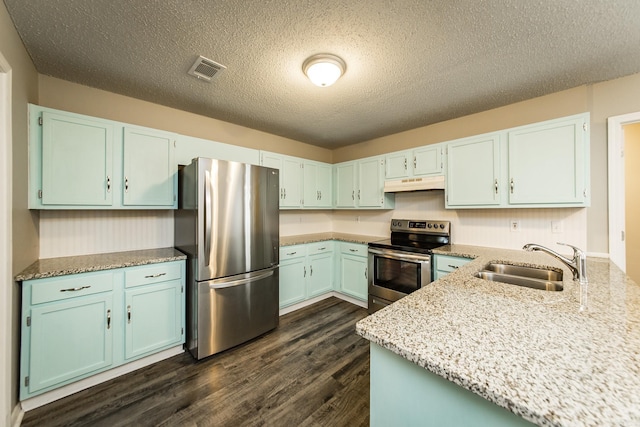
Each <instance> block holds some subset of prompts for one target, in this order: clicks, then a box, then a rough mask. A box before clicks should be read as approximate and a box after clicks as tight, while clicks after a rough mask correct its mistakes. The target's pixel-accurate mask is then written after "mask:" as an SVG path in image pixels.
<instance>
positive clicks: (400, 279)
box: [369, 248, 431, 302]
mask: <svg viewBox="0 0 640 427" xmlns="http://www.w3.org/2000/svg"><path fill="white" fill-rule="evenodd" d="M429 283H431V255H428V254H416V253H412V252H401V251H397V250H390V249H380V248H369V294H370V295H372V296H376V297H379V298H384V299H385V300H388V301H391V302H393V301H397V300H399V299H400V298H402V297H404V296H406V295H408V294H410V293H411V292H414V291H417V290H418V289H420V288H421V287H423V286H426V285H428V284H429Z"/></svg>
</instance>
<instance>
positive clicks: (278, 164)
mask: <svg viewBox="0 0 640 427" xmlns="http://www.w3.org/2000/svg"><path fill="white" fill-rule="evenodd" d="M260 164H261V165H262V166H266V167H268V168H273V169H278V170H279V171H280V173H279V174H278V179H279V180H280V193H279V194H280V204H279V206H280V207H282V202H283V199H284V187H283V186H284V182H283V180H284V175H283V169H284V167H283V157H282V156H281V155H280V154H275V153H269V152H267V151H262V152H261V153H260Z"/></svg>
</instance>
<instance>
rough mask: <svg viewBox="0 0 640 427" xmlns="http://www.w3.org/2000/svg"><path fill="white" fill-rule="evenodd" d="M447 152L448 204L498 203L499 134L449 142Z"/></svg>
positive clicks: (456, 205) (488, 204)
mask: <svg viewBox="0 0 640 427" xmlns="http://www.w3.org/2000/svg"><path fill="white" fill-rule="evenodd" d="M447 151H448V156H447V179H446V187H447V199H446V200H447V201H446V203H447V207H464V206H491V205H499V204H500V201H501V199H500V185H501V184H500V181H501V177H500V135H499V134H498V133H492V134H487V135H480V136H476V137H471V138H465V139H462V140H458V141H455V142H451V143H449V144H448V146H447Z"/></svg>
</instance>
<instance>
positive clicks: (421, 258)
mask: <svg viewBox="0 0 640 427" xmlns="http://www.w3.org/2000/svg"><path fill="white" fill-rule="evenodd" d="M369 253H370V254H374V255H380V256H381V257H383V258H389V259H398V260H401V261H413V262H422V263H425V262H429V261H430V260H431V255H427V254H420V255H413V254H407V253H398V252H396V251H387V250H380V249H374V248H369Z"/></svg>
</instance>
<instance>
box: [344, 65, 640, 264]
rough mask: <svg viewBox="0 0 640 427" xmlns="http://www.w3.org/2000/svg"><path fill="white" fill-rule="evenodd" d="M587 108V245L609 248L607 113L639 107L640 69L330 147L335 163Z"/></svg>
mask: <svg viewBox="0 0 640 427" xmlns="http://www.w3.org/2000/svg"><path fill="white" fill-rule="evenodd" d="M585 111H589V112H591V207H590V208H588V209H587V250H588V251H589V252H591V253H608V252H609V242H608V233H609V231H608V227H609V226H608V194H607V180H608V178H607V124H606V123H607V118H608V117H611V116H616V115H620V114H625V113H631V112H637V111H640V74H634V75H631V76H627V77H623V78H620V79H616V80H611V81H608V82H602V83H596V84H593V85H587V86H580V87H577V88H574V89H569V90H566V91H562V92H556V93H553V94H550V95H546V96H542V97H539V98H535V99H530V100H527V101H523V102H518V103H516V104H511V105H507V106H505V107H501V108H496V109H493V110H489V111H484V112H481V113H478V114H472V115H469V116H465V117H461V118H457V119H453V120H448V121H445V122H441V123H437V124H434V125H430V126H425V127H422V128H417V129H413V130H410V131H407V132H402V133H398V134H395V135H390V136H386V137H383V138H378V139H373V140H371V141H366V142H363V143H360V144H356V145H352V146H348V147H342V148H339V149H336V150H334V153H333V160H334V163H338V162H343V161H347V160H353V159H355V158H360V157H366V156H372V155H377V154H384V153H388V152H391V151H396V150H401V149H405V148H412V147H417V146H420V145H426V144H433V143H437V142H443V141H448V140H452V139H456V138H461V137H465V136H470V135H476V134H479V133H484V132H490V131H494V130H499V129H504V128H509V127H513V126H519V125H524V124H528V123H534V122H537V121H542V120H547V119H552V118H556V117H562V116H567V115H571V114H577V113H581V112H585Z"/></svg>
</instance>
